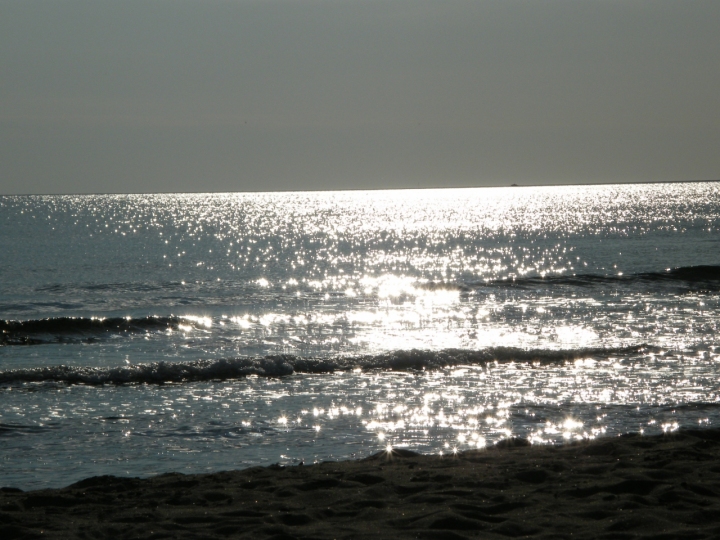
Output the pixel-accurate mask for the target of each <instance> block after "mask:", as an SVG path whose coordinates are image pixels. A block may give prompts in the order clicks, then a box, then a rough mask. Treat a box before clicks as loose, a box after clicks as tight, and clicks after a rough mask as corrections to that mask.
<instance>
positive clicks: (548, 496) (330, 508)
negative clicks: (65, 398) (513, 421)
mask: <svg viewBox="0 0 720 540" xmlns="http://www.w3.org/2000/svg"><path fill="white" fill-rule="evenodd" d="M523 443H524V441H516V442H514V443H513V444H509V445H503V446H501V447H493V448H489V449H486V450H482V451H471V452H465V453H462V454H459V455H457V456H452V457H449V456H445V457H438V456H420V455H417V454H413V453H412V452H408V451H403V450H398V451H395V452H394V453H393V454H392V455H388V454H378V455H375V456H372V457H370V458H368V459H365V460H360V461H346V462H340V463H322V464H318V465H312V466H307V465H305V466H296V467H279V466H271V467H266V468H252V469H245V470H242V471H232V472H222V473H217V474H208V475H187V476H186V475H181V474H166V475H162V476H158V477H155V478H151V479H145V480H139V479H128V478H117V477H107V476H106V477H95V478H90V479H87V480H83V481H81V482H78V483H77V484H74V485H72V486H69V487H66V488H63V489H54V490H42V491H33V492H21V491H19V490H13V489H12V488H3V489H2V490H1V491H0V538H2V539H3V540H11V539H16V538H93V539H94V538H118V539H122V538H148V539H149V538H275V539H292V538H306V539H310V538H318V539H320V538H393V539H395V538H427V539H461V538H502V539H507V538H548V539H549V538H553V539H558V538H559V539H563V538H567V539H570V538H573V539H577V538H582V539H583V540H585V539H589V538H608V539H635V538H638V539H639V538H644V539H655V540H660V539H667V540H670V539H701V538H708V539H709V538H720V430H717V429H705V430H686V431H681V432H676V433H673V434H666V435H662V436H655V437H642V436H639V435H629V436H623V437H617V438H612V439H610V438H606V439H600V440H597V441H593V442H581V443H575V444H569V445H564V446H559V447H543V446H532V447H531V446H526V445H525V444H523Z"/></svg>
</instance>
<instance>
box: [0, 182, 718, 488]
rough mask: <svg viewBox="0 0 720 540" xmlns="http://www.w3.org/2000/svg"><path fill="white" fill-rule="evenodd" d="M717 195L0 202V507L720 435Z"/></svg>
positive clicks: (695, 186) (481, 193) (701, 189)
mask: <svg viewBox="0 0 720 540" xmlns="http://www.w3.org/2000/svg"><path fill="white" fill-rule="evenodd" d="M719 227H720V183H686V184H643V185H608V186H584V187H581V186H566V187H512V188H483V189H444V190H417V191H414V190H413V191H374V192H362V191H358V192H320V193H257V194H192V195H182V194H177V195H98V196H5V197H0V403H1V404H2V406H1V407H0V485H5V486H10V485H12V486H17V487H20V488H22V489H33V488H41V487H59V486H63V485H67V484H70V483H72V482H74V481H78V480H80V479H83V478H86V477H89V476H96V475H101V474H114V475H121V476H140V477H146V476H151V475H155V474H160V473H164V472H169V471H177V472H184V473H196V472H209V471H217V470H224V469H235V468H242V467H248V466H255V465H268V464H271V463H281V464H288V465H290V464H297V463H300V462H305V463H312V462H316V461H323V460H334V459H350V458H360V457H364V456H367V455H370V454H372V453H376V452H378V451H381V450H383V449H386V448H387V447H388V445H390V446H393V447H406V448H410V449H412V450H415V451H418V452H423V453H433V454H439V453H443V454H451V453H453V452H455V451H458V450H464V449H468V448H478V447H479V448H482V447H486V446H490V445H493V444H495V443H496V442H497V441H499V440H501V439H503V438H506V437H509V436H519V437H526V438H528V439H530V440H531V441H532V442H533V443H536V444H557V443H561V442H563V441H568V440H578V439H588V438H595V437H609V436H616V435H618V434H621V433H626V432H642V433H646V434H652V433H661V432H663V431H672V430H675V429H677V428H678V427H683V426H693V427H697V426H701V427H702V426H707V425H717V424H718V422H719V421H720V383H719V382H718V381H719V379H720V377H719V376H718V375H719V374H720V338H719V337H718V329H719V326H720V234H719V231H718V229H719Z"/></svg>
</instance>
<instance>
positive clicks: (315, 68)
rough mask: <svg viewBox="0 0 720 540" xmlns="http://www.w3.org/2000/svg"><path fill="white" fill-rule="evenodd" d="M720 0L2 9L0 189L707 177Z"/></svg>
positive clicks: (233, 1) (715, 132)
mask: <svg viewBox="0 0 720 540" xmlns="http://www.w3.org/2000/svg"><path fill="white" fill-rule="evenodd" d="M718 29H720V1H718V0H708V1H704V0H679V1H665V0H622V1H614V0H468V1H465V0H437V1H426V0H139V1H138V0H117V1H111V0H52V1H51V0H40V1H38V0H0V193H4V194H9V193H93V192H115V193H116V192H158V191H248V190H252V191H257V190H275V189H345V188H384V187H441V186H482V185H507V184H510V183H518V184H542V183H582V182H632V181H666V180H697V179H718V178H720V31H719V30H718Z"/></svg>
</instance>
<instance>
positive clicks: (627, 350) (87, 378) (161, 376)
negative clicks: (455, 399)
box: [0, 345, 656, 385]
mask: <svg viewBox="0 0 720 540" xmlns="http://www.w3.org/2000/svg"><path fill="white" fill-rule="evenodd" d="M655 350H656V349H655V348H654V347H650V346H648V345H637V346H631V347H619V348H589V349H572V350H558V351H555V350H545V349H537V350H524V349H516V348H512V347H492V348H488V349H482V350H478V351H472V350H461V349H446V350H442V351H423V350H415V349H413V350H408V351H394V352H390V353H385V354H380V355H366V356H356V357H339V358H332V359H321V358H304V357H299V356H293V355H277V356H265V357H262V358H228V359H220V360H197V361H194V362H184V363H171V362H156V363H152V364H137V365H129V366H121V367H114V368H93V367H70V366H49V367H42V368H33V369H15V370H8V371H0V384H16V383H42V382H57V383H66V384H87V385H101V384H163V383H184V382H193V381H212V380H225V379H237V378H241V377H247V376H248V375H258V376H263V377H283V376H286V375H292V374H293V373H332V372H335V371H350V370H353V369H361V370H363V371H371V370H388V371H412V370H425V369H430V370H432V369H441V368H444V367H451V366H457V365H485V364H488V363H491V362H500V363H508V362H533V363H541V364H555V363H562V362H566V361H572V360H577V359H581V358H606V357H609V356H623V355H637V354H644V353H647V352H652V351H655Z"/></svg>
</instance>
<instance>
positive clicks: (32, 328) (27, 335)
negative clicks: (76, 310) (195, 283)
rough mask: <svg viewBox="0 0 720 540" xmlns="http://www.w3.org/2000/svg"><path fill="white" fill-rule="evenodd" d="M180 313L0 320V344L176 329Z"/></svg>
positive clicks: (37, 342)
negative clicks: (161, 315)
mask: <svg viewBox="0 0 720 540" xmlns="http://www.w3.org/2000/svg"><path fill="white" fill-rule="evenodd" d="M183 321H184V319H183V318H182V317H139V318H130V317H109V318H95V317H91V318H87V317H53V318H49V319H31V320H28V321H2V320H0V345H34V344H41V343H57V342H62V341H67V340H73V339H91V338H93V337H95V336H98V335H102V334H109V333H131V332H133V333H135V332H158V331H164V330H168V329H176V328H177V327H178V325H179V324H180V323H181V322H183Z"/></svg>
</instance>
